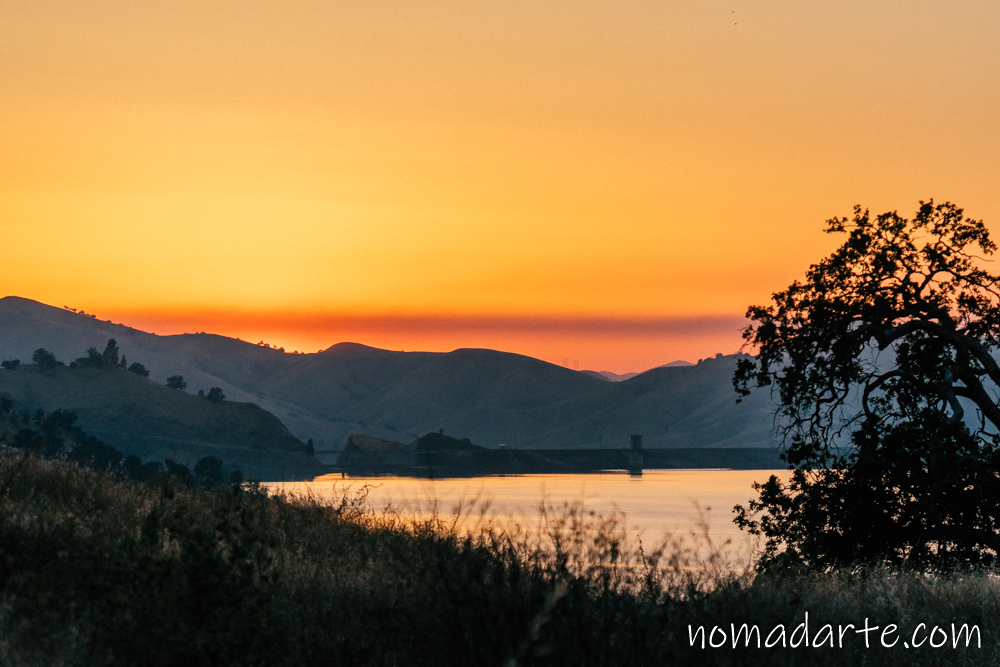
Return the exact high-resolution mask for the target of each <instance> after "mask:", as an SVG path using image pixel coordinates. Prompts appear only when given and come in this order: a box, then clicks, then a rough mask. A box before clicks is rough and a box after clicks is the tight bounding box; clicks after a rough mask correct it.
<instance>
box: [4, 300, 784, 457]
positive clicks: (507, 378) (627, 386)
mask: <svg viewBox="0 0 1000 667" xmlns="http://www.w3.org/2000/svg"><path fill="white" fill-rule="evenodd" d="M109 338H114V339H116V340H117V342H118V346H119V348H120V349H121V351H122V352H123V353H124V354H125V355H127V357H128V359H129V361H130V362H131V361H138V362H140V363H142V364H144V365H145V366H146V368H148V369H149V370H150V371H151V373H152V375H151V379H153V380H155V381H157V382H160V383H162V382H164V381H165V380H166V378H167V377H168V376H170V375H177V374H179V375H183V376H184V378H185V379H186V380H187V381H188V387H189V391H191V392H194V391H197V390H198V389H206V390H207V389H208V388H209V387H214V386H218V387H221V388H222V389H223V391H224V392H225V393H226V395H227V397H229V398H230V399H232V400H235V401H243V402H250V403H254V404H257V405H258V406H260V407H261V408H263V409H264V410H266V411H268V412H271V413H273V414H275V415H276V416H277V417H278V418H279V419H280V420H281V421H282V422H283V424H284V425H285V426H287V428H288V430H289V431H290V432H291V433H292V434H293V435H294V436H296V437H298V438H299V439H300V440H305V439H307V438H312V439H313V440H314V441H315V443H316V448H317V449H318V450H339V449H341V448H342V447H343V446H344V444H345V443H346V440H347V437H348V436H349V435H350V434H351V433H366V434H369V435H372V436H376V437H380V438H385V439H388V440H403V441H410V440H412V439H414V438H416V437H419V436H420V435H423V434H424V433H427V432H428V431H438V430H439V429H444V431H445V433H447V434H448V435H452V436H455V437H459V438H466V437H467V438H469V439H471V440H472V442H474V443H476V444H480V445H485V446H487V447H495V446H496V445H497V444H500V443H504V444H507V445H509V446H516V447H518V448H547V449H557V448H571V447H622V446H625V445H626V444H627V443H628V437H629V435H631V434H642V435H643V436H644V443H645V446H646V447H651V448H656V447H772V446H774V445H773V440H772V436H771V423H772V422H771V409H772V407H771V405H770V403H769V399H768V397H767V396H766V395H764V394H760V393H757V394H754V395H752V396H751V397H750V398H748V399H746V400H745V401H744V402H743V403H740V404H737V403H736V400H735V399H736V396H735V393H734V392H733V389H732V384H731V378H732V372H733V368H734V365H735V357H734V356H729V357H720V358H715V359H709V360H705V361H704V362H702V363H700V364H698V365H694V366H667V367H660V368H655V369H653V370H650V371H647V372H645V373H641V374H639V375H637V376H635V377H632V378H629V379H627V380H624V381H621V382H609V381H608V380H607V379H604V378H601V377H597V376H595V375H593V374H590V373H588V372H583V371H574V370H570V369H567V368H564V367H562V366H557V365H554V364H549V363H546V362H543V361H540V360H538V359H533V358H531V357H526V356H522V355H518V354H511V353H506V352H498V351H494V350H482V349H459V350H455V351H453V352H448V353H438V352H395V351H388V350H379V349H375V348H371V347H367V346H364V345H359V344H356V343H340V344H337V345H334V346H332V347H331V348H329V349H327V350H325V351H323V352H321V353H316V354H287V353H284V352H281V351H279V350H275V349H271V348H267V347H261V346H258V345H254V344H251V343H247V342H244V341H239V340H234V339H230V338H225V337H223V336H217V335H212V334H204V333H198V334H181V335H172V336H157V335H155V334H151V333H146V332H143V331H138V330H136V329H131V328H129V327H126V326H124V325H121V324H114V323H111V322H105V321H101V320H97V319H95V318H93V317H90V316H87V315H82V314H79V313H75V312H71V311H68V310H64V309H60V308H53V307H51V306H46V305H44V304H41V303H38V302H36V301H31V300H28V299H23V298H18V297H7V298H4V299H0V357H2V358H4V359H12V358H19V359H21V360H22V362H26V361H29V360H30V359H31V354H32V352H33V351H34V350H35V349H36V348H38V347H44V348H46V349H49V350H51V351H53V352H55V353H56V356H57V357H58V358H59V359H61V360H63V361H68V360H70V359H74V358H76V357H78V356H81V355H82V354H83V352H84V351H85V350H86V349H87V348H88V347H96V348H98V349H103V347H104V345H105V344H106V343H107V340H108V339H109ZM171 391H176V390H171Z"/></svg>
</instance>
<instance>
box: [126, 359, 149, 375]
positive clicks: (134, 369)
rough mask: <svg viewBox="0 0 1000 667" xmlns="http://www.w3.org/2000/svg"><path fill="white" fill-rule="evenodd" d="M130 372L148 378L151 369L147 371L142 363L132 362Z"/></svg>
mask: <svg viewBox="0 0 1000 667" xmlns="http://www.w3.org/2000/svg"><path fill="white" fill-rule="evenodd" d="M128 372H129V373H135V374H136V375H139V376H141V377H144V378H148V377H149V371H147V370H146V367H145V366H143V365H142V364H140V363H139V362H135V363H134V364H132V365H131V366H129V367H128Z"/></svg>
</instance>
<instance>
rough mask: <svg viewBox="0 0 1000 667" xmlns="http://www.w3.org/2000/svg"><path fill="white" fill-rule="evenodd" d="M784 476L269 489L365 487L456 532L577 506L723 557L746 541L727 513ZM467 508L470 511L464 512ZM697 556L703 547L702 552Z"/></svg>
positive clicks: (319, 491) (322, 480)
mask: <svg viewBox="0 0 1000 667" xmlns="http://www.w3.org/2000/svg"><path fill="white" fill-rule="evenodd" d="M786 472H787V471H784V470H647V471H644V472H643V474H642V476H641V477H630V476H629V475H628V474H627V473H624V472H622V473H605V474H590V475H517V476H503V477H474V478H462V479H436V480H429V479H414V478H408V477H347V478H346V479H345V478H341V476H340V475H339V474H337V475H325V476H323V477H317V478H316V479H315V480H313V481H312V482H295V483H284V484H269V485H268V486H270V487H272V488H274V489H276V490H277V489H284V490H287V491H291V492H303V491H309V492H311V493H313V494H315V495H317V496H319V497H321V498H331V499H332V498H336V497H339V495H340V494H341V493H342V491H343V490H344V488H345V487H349V488H351V489H352V490H360V489H362V488H363V487H367V492H368V500H369V501H370V502H371V504H372V506H373V507H374V508H375V509H383V508H386V507H390V506H391V507H392V508H394V509H396V510H398V511H400V512H402V513H405V514H413V515H427V514H430V513H431V512H433V511H435V509H436V510H437V511H438V512H439V513H441V514H452V513H454V512H455V510H456V508H463V514H464V516H465V518H464V519H462V523H463V525H466V526H471V525H474V524H475V523H476V522H477V521H478V520H479V519H478V518H477V517H478V516H479V510H480V509H481V508H482V507H483V506H484V504H486V505H488V509H489V513H490V515H491V516H494V517H496V520H499V521H505V520H506V521H516V522H518V523H519V524H520V525H522V526H524V527H527V528H537V527H538V526H539V524H540V512H539V507H540V505H541V503H542V502H543V501H544V502H545V504H546V505H548V506H554V507H559V506H562V505H563V504H565V503H576V502H581V503H583V507H584V509H585V510H593V511H596V512H597V513H599V514H605V515H607V514H612V513H620V514H621V515H623V517H624V520H625V525H626V529H627V531H628V533H629V534H630V535H631V536H637V535H639V536H641V537H642V540H643V543H644V544H651V543H658V542H659V541H660V540H662V539H663V538H664V537H666V536H667V535H668V534H669V533H673V534H674V535H686V536H689V535H691V534H692V533H697V534H702V533H703V532H704V530H703V529H702V528H701V524H702V522H703V521H707V524H708V535H709V537H710V538H711V539H712V541H713V542H714V543H715V544H723V543H724V542H725V541H726V540H730V544H731V545H732V546H731V551H733V552H734V555H735V552H737V551H739V550H741V549H745V548H746V547H747V543H746V536H745V535H744V534H743V533H742V532H741V531H740V530H739V529H738V528H737V527H736V526H735V525H733V522H732V519H733V514H732V510H733V506H734V505H736V504H744V503H746V501H747V500H749V499H750V498H752V497H755V493H754V491H753V489H752V488H751V485H752V484H753V482H755V481H764V480H766V479H767V478H768V477H769V476H770V475H772V474H775V475H778V476H779V477H783V476H784V474H785V473H786ZM470 506H471V507H472V508H474V509H472V510H471V511H470V510H469V507H470ZM703 550H704V545H703V546H702V549H699V551H703Z"/></svg>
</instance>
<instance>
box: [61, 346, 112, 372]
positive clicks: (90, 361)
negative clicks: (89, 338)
mask: <svg viewBox="0 0 1000 667" xmlns="http://www.w3.org/2000/svg"><path fill="white" fill-rule="evenodd" d="M104 365H105V361H104V356H103V355H102V354H101V353H100V352H98V351H97V348H96V347H90V348H87V356H85V357H79V358H77V359H75V360H73V361H72V362H70V365H69V367H70V368H102V367H103V366H104Z"/></svg>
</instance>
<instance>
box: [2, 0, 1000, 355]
mask: <svg viewBox="0 0 1000 667" xmlns="http://www.w3.org/2000/svg"><path fill="white" fill-rule="evenodd" d="M930 197H933V198H935V199H936V200H938V201H944V200H950V201H953V202H956V203H957V204H959V205H961V206H963V207H964V208H965V209H966V212H967V213H968V214H969V215H971V216H972V217H975V218H981V219H983V220H985V221H986V222H987V224H988V225H989V226H990V228H991V229H992V230H993V232H994V236H995V237H996V236H997V235H1000V3H998V2H995V1H994V0H984V1H981V2H972V1H969V2H963V1H960V0H950V1H948V2H931V1H927V0H907V1H905V2H904V1H902V0H900V1H895V2H885V1H872V0H866V1H864V2H850V1H843V2H834V3H812V2H801V0H795V1H792V0H787V1H786V0H781V1H771V2H768V1H757V2H743V1H733V0H730V1H729V2H725V3H723V2H713V1H705V2H690V1H688V2H673V1H666V0H661V1H659V2H641V1H640V2H587V1H581V0H575V1H573V2H567V1H547V2H540V1H538V0H533V1H531V2H518V1H511V2H452V1H446V0H440V1H436V2H429V1H428V2H406V1H401V2H353V1H347V0H345V1H337V2H320V1H318V0H317V1H310V2H306V1H299V0H286V1H284V2H247V1H241V2H235V1H234V2H211V1H208V2H205V1H199V2H193V1H190V2H189V1H186V0H172V1H170V2H164V1H156V0H150V1H144V2H134V1H131V2H124V1H106V2H99V3H82V2H77V1H73V2H68V1H67V2H49V1H46V0H30V1H28V0H25V1H20V0H19V1H12V0H0V232H2V237H3V241H4V242H3V250H2V261H0V292H2V293H3V294H0V296H2V295H5V294H16V295H18V296H23V297H28V298H32V299H37V300H39V301H43V302H45V303H49V304H51V305H55V306H63V305H68V306H72V307H74V308H82V309H84V310H86V311H87V312H92V313H96V314H97V316H98V317H100V318H102V319H112V320H114V321H116V322H124V323H126V324H129V325H132V326H137V327H139V328H142V329H145V330H151V331H155V332H157V333H177V332H184V331H213V332H216V333H222V334H226V335H232V336H240V337H242V338H243V339H244V340H252V341H253V342H256V341H257V340H261V339H263V340H267V341H268V342H270V343H272V344H275V345H281V346H283V347H285V348H286V349H288V350H292V349H299V350H304V351H312V352H314V351H316V350H317V349H320V348H325V347H328V346H329V345H331V344H333V343H336V342H339V341H342V340H353V341H356V342H361V343H366V344H369V345H374V346H378V347H386V348H390V349H406V350H416V349H424V350H451V349H454V348H457V347H492V348H496V349H503V350H508V351H512V352H520V353H523V354H529V355H532V356H536V357H539V358H542V359H546V360H547V361H552V362H555V363H562V362H563V360H564V359H566V360H568V364H569V365H570V366H573V365H574V362H576V363H577V364H578V366H579V367H580V368H593V369H598V370H611V371H617V372H626V371H635V370H643V369H645V368H648V367H651V366H654V365H657V364H661V363H665V362H668V361H671V360H673V359H678V358H684V359H688V360H690V361H696V360H697V359H698V358H700V357H705V356H709V355H712V354H715V353H716V352H725V353H731V352H734V351H736V349H737V348H738V347H739V344H740V338H739V328H740V325H741V321H742V315H743V313H744V311H745V310H746V307H747V306H748V305H750V304H752V303H762V302H766V301H767V300H768V298H769V296H770V294H771V293H772V292H774V291H776V290H779V289H782V288H784V287H785V286H787V284H788V283H789V282H791V281H792V280H794V279H796V278H798V277H800V276H802V275H803V273H804V271H805V269H806V268H807V267H808V265H809V264H810V263H812V262H815V261H817V260H819V259H820V258H821V257H822V256H824V255H825V254H826V253H828V252H830V251H831V250H832V249H833V248H834V247H835V246H836V245H837V243H838V239H837V238H836V237H831V236H827V235H825V234H823V232H822V228H823V221H824V220H825V219H827V218H829V217H832V216H835V215H849V214H850V213H851V209H852V206H853V205H854V204H856V203H859V204H862V205H863V206H867V207H869V208H871V209H872V211H877V212H881V211H884V210H890V209H898V210H899V211H900V212H901V213H904V214H906V215H910V214H912V213H913V211H914V210H915V209H916V208H917V202H918V200H920V199H927V198H930Z"/></svg>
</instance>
